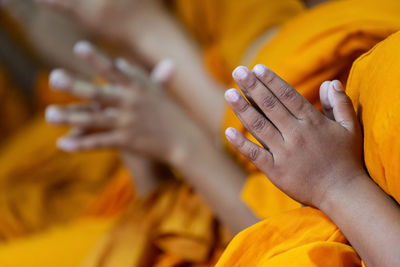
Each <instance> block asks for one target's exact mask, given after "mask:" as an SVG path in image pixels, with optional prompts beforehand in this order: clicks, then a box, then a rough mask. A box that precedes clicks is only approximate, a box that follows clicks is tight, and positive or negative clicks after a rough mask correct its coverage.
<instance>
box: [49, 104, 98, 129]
mask: <svg viewBox="0 0 400 267" xmlns="http://www.w3.org/2000/svg"><path fill="white" fill-rule="evenodd" d="M60 110H64V112H69V111H75V112H77V111H80V112H96V111H98V110H99V109H98V107H97V105H90V104H69V105H66V106H59V105H50V106H48V107H47V108H46V111H45V118H46V121H47V122H48V123H50V124H58V123H59V122H60V120H61V119H62V118H61V117H60Z"/></svg>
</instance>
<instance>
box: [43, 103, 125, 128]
mask: <svg viewBox="0 0 400 267" xmlns="http://www.w3.org/2000/svg"><path fill="white" fill-rule="evenodd" d="M46 120H47V121H48V122H49V123H52V124H56V125H66V126H71V127H78V128H83V129H96V128H97V129H109V128H113V127H115V126H116V124H117V123H118V120H119V117H118V113H117V111H116V110H114V109H111V108H108V109H105V110H103V111H95V112H93V111H89V110H80V109H72V108H65V107H56V106H51V107H49V108H47V109H46Z"/></svg>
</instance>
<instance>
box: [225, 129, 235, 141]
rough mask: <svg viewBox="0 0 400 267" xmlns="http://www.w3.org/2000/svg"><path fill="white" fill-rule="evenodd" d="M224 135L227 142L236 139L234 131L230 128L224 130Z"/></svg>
mask: <svg viewBox="0 0 400 267" xmlns="http://www.w3.org/2000/svg"><path fill="white" fill-rule="evenodd" d="M225 135H226V138H228V140H229V141H232V140H234V139H235V138H236V130H235V129H234V128H232V127H229V128H228V129H226V131H225Z"/></svg>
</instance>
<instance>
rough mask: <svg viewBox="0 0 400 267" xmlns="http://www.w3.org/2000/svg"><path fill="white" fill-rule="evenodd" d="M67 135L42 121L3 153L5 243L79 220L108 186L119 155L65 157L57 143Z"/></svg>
mask: <svg viewBox="0 0 400 267" xmlns="http://www.w3.org/2000/svg"><path fill="white" fill-rule="evenodd" d="M63 133H65V130H64V129H58V128H53V127H50V126H48V125H47V124H46V122H45V121H44V120H43V119H42V118H37V119H36V120H33V121H32V122H30V123H29V124H27V125H26V126H24V127H23V128H22V129H21V130H20V131H19V132H18V134H15V135H14V136H13V137H12V138H10V139H8V140H7V142H6V143H5V144H4V146H3V147H1V148H0V166H1V168H0V190H1V191H0V214H1V216H0V238H1V239H3V240H7V239H10V238H14V237H18V236H23V235H27V234H30V233H34V232H37V231H40V230H43V229H45V228H47V227H49V226H51V225H53V224H55V223H60V222H64V221H68V220H70V219H72V218H75V217H77V216H79V215H80V214H81V213H82V212H84V211H85V210H86V208H88V206H89V205H90V204H91V202H92V201H94V200H95V199H96V197H97V195H98V194H99V193H100V192H101V191H102V190H103V188H104V186H106V185H107V184H108V181H109V180H108V179H109V178H110V175H111V174H112V173H113V172H114V170H115V167H116V166H117V165H116V164H117V163H118V161H117V158H116V155H115V154H114V153H111V152H92V153H80V154H74V155H72V154H68V153H64V152H61V151H60V150H58V149H57V148H56V145H55V143H56V139H57V138H58V137H59V136H60V135H61V134H63Z"/></svg>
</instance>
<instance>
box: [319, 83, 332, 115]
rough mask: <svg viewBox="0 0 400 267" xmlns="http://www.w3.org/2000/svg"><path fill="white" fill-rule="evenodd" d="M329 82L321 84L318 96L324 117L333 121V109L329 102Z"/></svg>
mask: <svg viewBox="0 0 400 267" xmlns="http://www.w3.org/2000/svg"><path fill="white" fill-rule="evenodd" d="M330 84H331V82H330V81H326V82H324V83H322V85H321V87H320V89H319V96H320V99H321V104H322V108H323V110H324V113H325V116H327V117H328V118H329V119H331V120H335V117H334V116H333V108H332V103H331V102H330V101H329V95H328V93H329V88H330Z"/></svg>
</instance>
